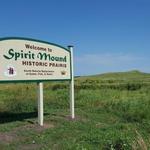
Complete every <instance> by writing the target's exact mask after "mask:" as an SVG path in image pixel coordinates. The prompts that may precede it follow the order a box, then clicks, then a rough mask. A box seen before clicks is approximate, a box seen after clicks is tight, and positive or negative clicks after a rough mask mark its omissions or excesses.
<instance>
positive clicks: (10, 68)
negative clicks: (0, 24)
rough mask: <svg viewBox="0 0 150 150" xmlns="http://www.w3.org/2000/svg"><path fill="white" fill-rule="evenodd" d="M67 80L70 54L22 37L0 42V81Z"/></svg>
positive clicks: (65, 49)
mask: <svg viewBox="0 0 150 150" xmlns="http://www.w3.org/2000/svg"><path fill="white" fill-rule="evenodd" d="M46 80H71V53H70V50H68V49H67V48H64V47H62V46H59V45H56V44H52V43H48V42H44V41H38V40H33V39H26V38H1V39H0V82H7V81H10V82H14V81H46Z"/></svg>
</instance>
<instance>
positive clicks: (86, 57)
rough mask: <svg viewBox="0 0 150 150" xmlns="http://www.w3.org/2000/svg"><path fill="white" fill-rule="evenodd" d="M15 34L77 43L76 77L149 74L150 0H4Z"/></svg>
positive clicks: (4, 32) (2, 28) (7, 29)
mask: <svg viewBox="0 0 150 150" xmlns="http://www.w3.org/2000/svg"><path fill="white" fill-rule="evenodd" d="M12 36H13V37H26V38H34V39H39V40H44V41H47V42H51V43H56V44H59V45H62V46H64V47H67V46H68V45H73V46H74V66H75V75H92V74H100V73H106V72H121V71H129V70H140V71H142V72H148V73H150V0H1V2H0V38H3V37H12Z"/></svg>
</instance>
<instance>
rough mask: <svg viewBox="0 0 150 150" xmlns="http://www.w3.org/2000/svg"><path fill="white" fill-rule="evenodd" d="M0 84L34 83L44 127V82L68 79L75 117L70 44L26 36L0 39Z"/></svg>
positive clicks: (40, 122)
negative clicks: (59, 43)
mask: <svg viewBox="0 0 150 150" xmlns="http://www.w3.org/2000/svg"><path fill="white" fill-rule="evenodd" d="M0 62H1V65H0V83H19V82H36V83H37V90H38V123H39V125H40V126H43V118H44V117H43V114H44V113H43V81H70V111H71V118H72V119H74V117H75V114H74V70H73V69H74V68H73V46H68V48H65V47H63V46H60V45H58V44H54V43H49V42H45V41H40V40H35V39H29V38H18V37H9V38H0Z"/></svg>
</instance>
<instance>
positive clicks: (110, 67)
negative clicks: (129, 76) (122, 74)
mask: <svg viewBox="0 0 150 150" xmlns="http://www.w3.org/2000/svg"><path fill="white" fill-rule="evenodd" d="M149 64H150V61H149V59H148V57H147V56H144V55H134V54H129V53H103V54H99V53H97V54H85V55H82V56H77V57H75V73H76V74H77V75H88V74H97V73H104V72H114V71H127V70H133V69H136V70H141V71H145V72H150V68H149V67H148V66H149Z"/></svg>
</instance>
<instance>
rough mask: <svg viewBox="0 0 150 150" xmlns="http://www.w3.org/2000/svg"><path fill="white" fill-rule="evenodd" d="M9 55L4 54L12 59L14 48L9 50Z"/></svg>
mask: <svg viewBox="0 0 150 150" xmlns="http://www.w3.org/2000/svg"><path fill="white" fill-rule="evenodd" d="M8 54H9V56H6V55H3V56H4V57H5V58H6V59H12V58H13V57H14V50H13V49H10V50H9V51H8Z"/></svg>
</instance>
